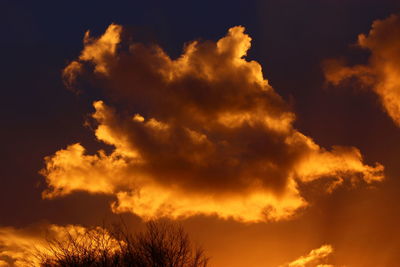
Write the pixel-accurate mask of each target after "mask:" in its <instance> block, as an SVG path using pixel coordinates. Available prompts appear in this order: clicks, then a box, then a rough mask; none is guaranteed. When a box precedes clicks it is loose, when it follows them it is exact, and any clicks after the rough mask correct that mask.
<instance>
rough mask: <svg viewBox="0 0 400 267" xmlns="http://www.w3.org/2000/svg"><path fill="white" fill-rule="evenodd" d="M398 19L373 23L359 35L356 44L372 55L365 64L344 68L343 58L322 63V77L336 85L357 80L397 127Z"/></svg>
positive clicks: (399, 123)
mask: <svg viewBox="0 0 400 267" xmlns="http://www.w3.org/2000/svg"><path fill="white" fill-rule="evenodd" d="M399 36H400V16H399V15H391V16H390V17H388V18H387V19H384V20H376V21H374V22H373V24H372V28H371V30H370V32H369V33H368V35H365V34H360V35H359V36H358V42H357V45H358V47H359V48H362V49H366V50H368V51H369V52H370V53H371V55H370V57H369V61H368V63H367V64H365V65H355V66H347V65H346V62H345V61H344V60H342V59H331V60H327V61H326V62H325V77H326V79H327V81H328V82H330V83H332V84H333V85H338V84H340V83H342V82H344V81H346V80H348V79H349V78H356V79H357V80H358V81H359V82H360V83H361V84H362V85H363V86H366V87H369V88H372V90H373V91H374V92H375V93H376V94H377V95H378V96H379V98H380V101H381V103H382V106H383V108H384V110H385V111H386V112H387V113H388V115H389V116H390V117H391V118H392V119H393V121H394V122H395V123H396V125H397V126H400V90H399V88H400V78H399V77H400V37H399Z"/></svg>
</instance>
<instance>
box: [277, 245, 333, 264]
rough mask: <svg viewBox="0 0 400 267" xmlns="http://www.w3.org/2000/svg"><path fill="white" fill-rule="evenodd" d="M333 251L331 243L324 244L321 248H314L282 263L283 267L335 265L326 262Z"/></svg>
mask: <svg viewBox="0 0 400 267" xmlns="http://www.w3.org/2000/svg"><path fill="white" fill-rule="evenodd" d="M332 253H333V248H332V246H331V245H323V246H321V247H320V248H317V249H313V250H311V251H310V253H308V254H307V255H305V256H301V257H300V258H298V259H296V260H294V261H292V262H290V263H288V264H285V265H282V266H281V267H334V266H333V265H330V264H325V262H326V261H327V257H328V256H330V255H331V254H332Z"/></svg>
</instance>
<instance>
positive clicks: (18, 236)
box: [0, 224, 86, 267]
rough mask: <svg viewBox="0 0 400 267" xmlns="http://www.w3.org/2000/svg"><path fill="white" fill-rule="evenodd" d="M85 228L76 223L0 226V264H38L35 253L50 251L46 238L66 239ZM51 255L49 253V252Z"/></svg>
mask: <svg viewBox="0 0 400 267" xmlns="http://www.w3.org/2000/svg"><path fill="white" fill-rule="evenodd" d="M84 231H86V229H85V228H83V227H81V226H76V225H66V226H59V225H54V224H51V225H47V224H46V225H35V226H31V227H27V228H14V227H0V266H15V267H25V266H39V263H40V261H39V258H38V257H37V253H38V252H40V253H50V252H49V251H48V240H52V239H55V240H59V241H62V240H66V238H67V236H68V234H71V235H72V236H74V235H78V234H82V233H83V232H84ZM50 255H51V254H50Z"/></svg>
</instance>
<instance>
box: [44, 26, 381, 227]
mask: <svg viewBox="0 0 400 267" xmlns="http://www.w3.org/2000/svg"><path fill="white" fill-rule="evenodd" d="M122 32H123V28H122V27H121V26H118V25H114V24H113V25H110V26H109V28H108V29H107V30H106V32H105V33H104V35H103V36H101V37H100V38H98V39H96V38H92V37H90V36H89V34H88V33H87V34H86V35H85V42H84V44H85V46H84V49H83V51H82V53H81V55H80V57H79V58H78V59H77V60H76V61H73V62H72V63H71V64H69V65H68V66H67V67H66V68H65V69H64V78H65V80H66V82H67V83H68V84H70V85H72V84H74V83H75V82H76V79H78V77H81V78H88V79H89V78H90V77H94V78H95V79H91V80H95V81H97V82H98V84H97V87H101V88H103V89H104V92H105V95H108V96H109V99H108V100H107V103H113V104H112V105H110V104H106V103H105V101H96V102H94V104H93V106H94V109H95V112H94V113H93V115H92V117H93V118H94V120H95V121H96V122H97V126H96V129H95V135H96V138H97V139H98V140H99V141H101V142H103V143H105V144H108V145H111V146H112V147H113V150H112V151H111V152H110V153H106V152H105V151H102V150H100V151H98V152H97V153H95V154H88V153H87V152H86V149H85V147H84V146H82V145H81V144H79V143H76V144H72V145H70V146H68V147H67V148H65V149H62V150H59V151H57V152H56V153H55V154H54V155H52V156H49V157H46V159H45V163H46V166H45V168H44V169H43V170H41V174H42V175H43V176H44V177H45V178H46V182H47V184H48V188H47V190H46V191H45V192H43V197H45V198H55V197H60V196H63V195H67V194H71V193H73V192H75V191H87V192H89V193H102V194H109V195H114V196H115V197H116V199H117V200H116V201H115V202H114V203H113V204H112V209H113V211H115V212H125V211H130V212H133V213H135V214H137V215H139V216H141V217H142V218H144V219H151V218H158V217H163V216H167V217H171V218H179V217H188V216H193V215H197V214H205V215H217V216H219V217H220V218H233V219H235V220H238V221H244V222H257V221H266V220H281V219H287V218H290V217H291V216H293V215H294V214H295V213H296V211H297V210H299V209H300V208H302V207H305V206H306V205H307V202H306V200H305V199H304V198H303V197H302V195H301V192H300V191H299V188H298V185H299V183H309V182H312V181H316V180H320V179H324V180H326V181H327V184H328V186H327V188H325V190H327V191H332V190H334V188H335V187H336V186H339V185H340V184H341V183H342V182H343V181H344V180H351V181H364V182H366V183H371V182H374V181H381V180H382V179H383V166H382V165H380V164H375V166H369V165H366V164H364V163H363V159H362V155H361V153H360V151H359V150H358V149H356V148H353V147H339V146H336V147H333V149H331V150H327V149H325V148H322V147H320V146H319V145H317V144H316V143H315V142H314V141H313V140H312V139H311V138H310V137H308V136H305V135H304V134H302V133H300V132H299V131H298V130H296V129H294V127H293V121H294V119H295V114H294V113H293V112H292V111H291V109H290V107H289V105H288V104H287V103H286V102H285V101H284V100H283V99H282V98H281V97H280V96H279V95H278V94H277V93H276V92H275V91H274V89H273V88H272V87H271V86H270V85H269V84H268V81H267V80H266V79H264V77H263V73H262V68H261V66H260V64H259V63H257V62H256V61H247V60H246V59H245V56H246V53H247V51H248V49H249V48H250V46H251V38H250V37H249V36H248V35H247V34H245V33H244V28H243V27H240V26H238V27H233V28H231V29H229V31H228V33H227V35H226V36H225V37H223V38H221V39H220V40H218V41H217V42H212V41H204V42H200V41H194V42H191V43H189V44H188V45H186V46H185V49H184V51H183V53H182V55H181V56H180V57H179V58H177V59H171V58H170V57H169V56H168V55H167V54H166V53H165V52H164V50H162V49H161V48H160V47H158V46H156V45H150V46H146V45H143V44H141V43H128V45H124V46H122V45H120V44H121V43H123V42H125V41H126V40H124V39H123V38H122V36H123V35H122V34H121V33H122ZM87 75H89V77H88V76H87Z"/></svg>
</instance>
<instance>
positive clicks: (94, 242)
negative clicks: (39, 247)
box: [36, 221, 208, 267]
mask: <svg viewBox="0 0 400 267" xmlns="http://www.w3.org/2000/svg"><path fill="white" fill-rule="evenodd" d="M65 234H66V235H65V236H64V237H63V238H54V237H53V238H50V239H48V242H47V248H46V250H44V251H40V252H38V253H37V255H36V256H37V257H38V258H39V261H40V262H41V266H43V267H56V266H59V267H81V266H90V267H106V266H107V267H108V266H110V267H111V266H132V267H206V266H207V264H208V257H206V256H205V254H204V251H203V250H202V249H201V248H199V247H197V246H195V245H194V244H193V243H192V242H191V241H190V238H189V235H188V234H187V233H186V232H185V231H184V229H183V227H182V226H180V225H177V224H173V223H166V222H160V221H158V222H155V221H151V222H148V223H147V224H146V229H145V230H144V231H142V232H138V233H136V234H132V233H130V232H129V231H128V230H127V228H126V226H125V225H124V224H123V223H121V224H118V225H114V226H113V227H112V230H109V231H108V230H104V228H100V227H96V228H91V229H86V230H84V231H82V232H79V231H76V232H66V233H65Z"/></svg>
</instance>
